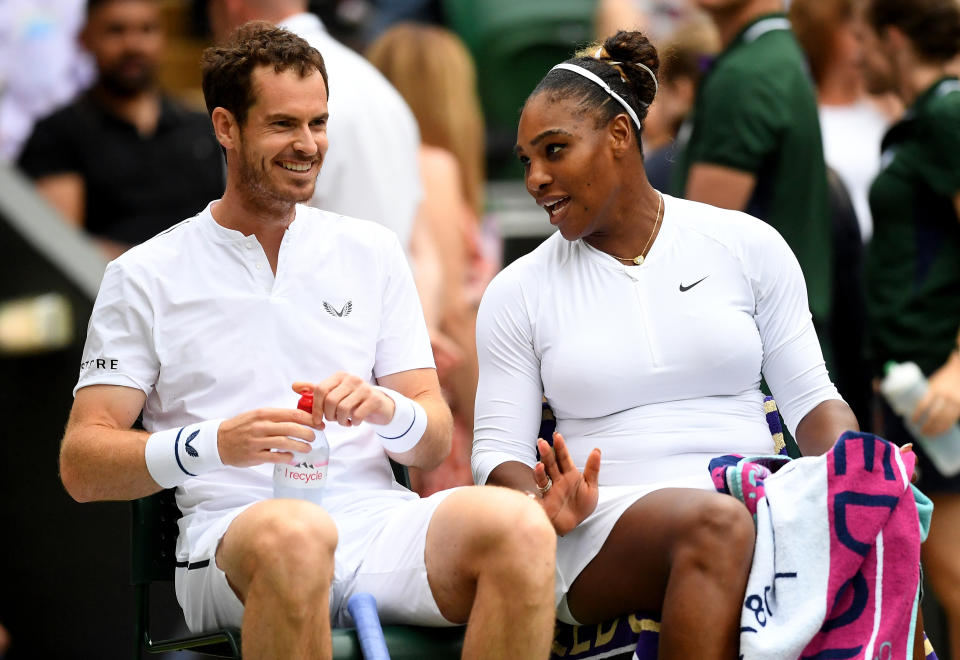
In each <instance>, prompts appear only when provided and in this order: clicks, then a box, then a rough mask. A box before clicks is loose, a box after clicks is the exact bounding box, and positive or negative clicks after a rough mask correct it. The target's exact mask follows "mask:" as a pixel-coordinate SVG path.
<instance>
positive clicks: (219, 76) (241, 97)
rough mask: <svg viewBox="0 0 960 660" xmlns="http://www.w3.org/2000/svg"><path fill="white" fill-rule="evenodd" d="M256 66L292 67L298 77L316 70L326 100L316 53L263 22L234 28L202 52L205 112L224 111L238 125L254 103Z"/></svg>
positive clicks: (322, 70) (320, 59) (322, 68)
mask: <svg viewBox="0 0 960 660" xmlns="http://www.w3.org/2000/svg"><path fill="white" fill-rule="evenodd" d="M259 66H272V67H273V70H274V71H275V72H277V73H282V72H283V71H286V70H287V69H290V68H293V69H295V70H296V71H297V73H298V74H299V75H300V77H301V78H302V77H305V76H308V75H310V74H311V73H312V72H313V71H319V72H320V75H321V76H322V77H323V85H324V87H326V89H327V98H329V97H330V85H329V82H328V81H327V69H326V67H325V66H324V63H323V56H322V55H320V51H318V50H317V49H316V48H313V47H312V46H311V45H310V44H308V43H307V42H306V41H304V40H303V39H301V38H300V37H298V36H297V35H295V34H293V33H292V32H290V31H288V30H284V29H283V28H278V27H276V26H275V25H273V24H271V23H267V22H266V21H250V22H249V23H246V24H244V25H241V26H240V27H239V28H237V29H236V30H235V31H234V32H233V34H231V35H230V38H229V39H228V40H227V42H226V43H225V44H223V45H221V46H211V47H210V48H207V49H206V50H205V51H203V57H202V58H201V60H200V68H201V71H202V72H203V98H204V101H206V104H207V112H209V113H210V114H211V115H212V114H213V109H214V108H217V107H220V108H224V109H226V110H229V111H230V113H231V114H233V116H234V118H236V120H237V122H238V123H239V124H241V125H242V124H243V123H244V122H245V121H246V119H247V111H248V110H250V107H251V106H253V104H254V102H255V101H256V97H255V94H254V90H253V84H252V82H251V77H252V74H253V70H254V69H256V68H257V67H259Z"/></svg>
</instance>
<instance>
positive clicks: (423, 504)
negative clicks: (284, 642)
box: [176, 490, 457, 633]
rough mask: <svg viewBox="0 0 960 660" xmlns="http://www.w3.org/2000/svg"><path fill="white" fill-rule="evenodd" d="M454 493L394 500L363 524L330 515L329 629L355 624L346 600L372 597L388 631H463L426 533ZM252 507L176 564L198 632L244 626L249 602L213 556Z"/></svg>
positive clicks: (233, 513)
mask: <svg viewBox="0 0 960 660" xmlns="http://www.w3.org/2000/svg"><path fill="white" fill-rule="evenodd" d="M451 492H453V490H446V491H442V492H439V493H435V494H434V495H431V496H430V497H427V498H423V499H409V500H402V501H395V503H391V504H392V506H390V507H387V508H381V509H378V510H377V511H376V513H375V514H374V515H370V516H366V517H364V518H363V519H360V517H359V516H357V515H355V514H353V513H351V514H349V515H346V514H344V515H339V516H338V515H337V514H332V515H331V517H332V518H333V520H334V523H336V526H337V532H338V538H339V543H338V545H337V549H336V552H335V554H334V578H333V585H332V587H331V589H330V621H331V625H333V626H335V627H349V626H352V625H353V620H352V618H351V617H350V614H349V612H347V601H348V600H349V598H350V596H352V595H353V594H354V593H356V592H368V593H371V594H373V596H374V598H376V600H377V609H378V612H379V614H380V620H381V622H382V623H384V624H415V625H422V626H453V625H457V624H454V623H452V622H450V621H448V620H447V619H445V618H444V617H443V615H442V614H441V613H440V609H439V608H438V607H437V604H436V601H435V600H434V598H433V593H432V592H431V590H430V585H429V583H428V582H427V568H426V564H425V561H424V549H425V545H426V537H427V527H428V526H429V524H430V520H431V518H432V517H433V514H434V512H435V511H436V509H437V506H438V505H439V504H440V502H442V501H443V500H444V498H446V497H447V496H448V495H449V494H450V493H451ZM247 506H250V505H249V504H248V505H246V506H242V507H238V508H236V509H231V510H229V511H227V512H226V513H225V514H224V515H223V517H222V518H220V519H219V520H217V521H216V522H214V523H213V524H211V525H210V526H209V527H208V528H207V529H206V530H205V531H204V532H203V533H202V534H201V535H200V537H199V538H198V539H197V542H196V543H194V545H193V547H192V548H191V549H190V556H189V558H188V559H187V560H186V561H180V562H178V566H177V571H176V592H177V600H178V601H179V602H180V606H181V607H182V608H183V613H184V617H185V619H186V622H187V627H188V628H189V629H190V630H191V631H192V632H194V633H199V632H203V631H209V630H216V629H219V628H225V627H233V628H239V627H240V625H241V622H242V620H243V603H242V602H240V599H239V598H238V597H237V595H236V593H234V591H233V589H232V588H231V587H230V585H229V584H228V583H227V576H226V574H225V573H224V572H223V571H222V570H220V567H219V566H217V564H216V560H215V554H216V551H217V546H218V545H219V543H220V539H222V538H223V535H224V534H225V533H226V532H227V528H228V527H229V526H230V524H231V523H232V522H233V520H234V519H235V518H236V517H237V516H238V515H239V514H240V513H242V512H243V511H244V510H245V509H246V508H247Z"/></svg>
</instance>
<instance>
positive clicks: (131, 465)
mask: <svg viewBox="0 0 960 660" xmlns="http://www.w3.org/2000/svg"><path fill="white" fill-rule="evenodd" d="M148 437H149V434H148V433H146V432H145V431H136V430H133V429H127V430H120V429H115V428H109V427H107V426H100V425H96V424H84V425H76V424H70V425H68V426H67V431H66V434H65V435H64V439H63V443H62V444H61V446H60V478H61V479H62V480H63V485H64V487H65V488H66V490H67V493H69V494H70V496H71V497H72V498H73V499H75V500H77V501H78V502H91V501H100V500H132V499H136V498H138V497H145V496H146V495H150V494H151V493H155V492H157V491H159V490H160V486H159V485H158V484H157V482H156V481H154V480H153V478H152V477H151V476H150V472H149V471H148V470H147V464H146V461H145V460H144V455H143V449H144V446H145V445H146V443H147V438H148Z"/></svg>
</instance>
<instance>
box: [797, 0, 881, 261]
mask: <svg viewBox="0 0 960 660" xmlns="http://www.w3.org/2000/svg"><path fill="white" fill-rule="evenodd" d="M854 2H855V0H794V2H792V3H791V5H790V22H791V24H792V25H793V31H794V33H795V34H796V35H797V40H798V41H799V42H800V45H801V46H802V47H803V50H804V52H805V53H806V56H807V61H808V62H809V63H810V72H811V73H812V74H813V80H814V83H815V84H816V87H817V100H818V103H819V111H820V131H821V133H822V134H823V153H824V157H825V158H826V161H827V165H828V166H829V167H830V168H832V169H833V170H834V171H836V172H837V174H839V175H840V178H841V179H842V180H843V183H844V185H845V186H846V187H847V190H848V192H849V193H850V197H851V200H852V201H853V206H854V209H855V210H856V214H857V222H858V223H859V226H860V237H861V239H862V240H863V242H864V243H866V242H867V241H868V240H870V235H871V234H872V233H873V221H872V219H871V216H870V204H869V202H868V201H867V191H868V189H869V187H870V183H871V182H872V181H873V177H875V176H876V174H877V171H878V170H879V169H880V140H881V139H882V138H883V134H884V132H885V131H886V130H887V126H889V125H890V122H891V121H893V119H894V118H895V115H896V114H897V113H898V112H897V111H898V110H899V108H898V104H897V103H896V102H893V103H891V101H894V99H892V98H891V97H890V96H889V95H884V96H882V97H877V98H873V97H871V96H870V95H869V94H867V92H866V89H865V88H864V83H863V73H862V71H861V70H860V67H859V62H858V60H859V46H858V44H857V40H856V37H855V35H854V33H853V10H854Z"/></svg>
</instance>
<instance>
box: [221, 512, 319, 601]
mask: <svg viewBox="0 0 960 660" xmlns="http://www.w3.org/2000/svg"><path fill="white" fill-rule="evenodd" d="M262 504H263V506H262V507H261V509H260V510H258V511H256V512H252V513H253V515H252V516H250V518H249V519H247V520H244V521H242V525H243V527H242V528H240V529H238V530H237V534H235V535H234V536H233V537H231V536H230V535H229V533H228V536H227V537H225V546H226V547H221V550H222V551H223V552H221V551H219V550H218V553H217V562H218V564H219V565H220V567H221V568H222V569H223V570H224V571H225V572H226V573H227V578H228V579H229V580H230V583H231V585H233V586H234V589H235V590H236V591H238V595H240V597H241V599H244V598H245V596H246V594H247V592H248V591H249V589H250V588H251V587H252V586H253V585H254V583H257V582H260V583H264V582H266V583H269V584H270V588H271V589H272V590H273V591H275V593H276V594H277V595H278V596H279V597H284V598H291V599H294V600H295V599H298V598H301V597H303V598H306V597H308V596H307V594H308V593H313V592H315V591H316V590H317V589H324V588H329V585H330V582H331V581H332V578H333V554H334V550H335V549H336V546H337V528H336V526H335V525H334V523H333V520H331V518H330V516H328V515H327V513H326V512H325V511H323V509H321V508H319V507H317V506H315V505H313V504H310V503H308V502H298V501H295V500H272V501H267V502H264V503H262ZM239 520H240V519H239V518H238V521H239Z"/></svg>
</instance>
